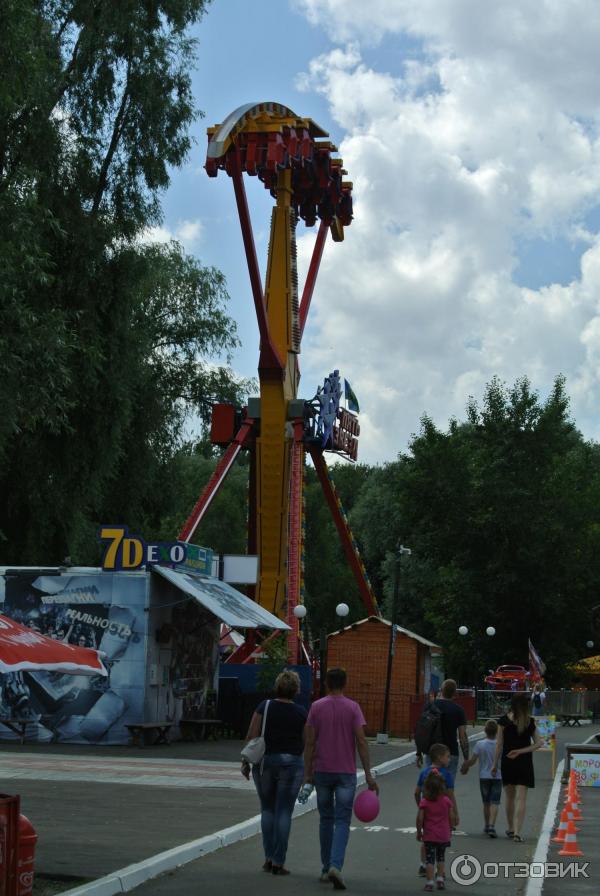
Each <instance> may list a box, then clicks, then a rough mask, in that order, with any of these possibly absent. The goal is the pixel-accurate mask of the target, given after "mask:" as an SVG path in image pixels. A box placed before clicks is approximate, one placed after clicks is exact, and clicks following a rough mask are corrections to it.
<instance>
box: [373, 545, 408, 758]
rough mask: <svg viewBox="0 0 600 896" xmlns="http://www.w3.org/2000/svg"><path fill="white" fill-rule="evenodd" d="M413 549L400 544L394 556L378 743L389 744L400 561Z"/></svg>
mask: <svg viewBox="0 0 600 896" xmlns="http://www.w3.org/2000/svg"><path fill="white" fill-rule="evenodd" d="M411 554H412V551H411V549H410V548H405V547H404V545H403V544H400V545H398V547H397V550H396V555H395V557H394V591H393V596H392V619H391V623H392V624H391V626H390V644H389V648H388V660H387V672H386V676H385V694H384V696H383V720H382V722H381V731H380V732H378V734H377V743H378V744H387V742H388V740H389V735H388V710H389V705H390V687H391V684H392V664H393V662H394V651H395V646H396V628H397V627H396V617H397V615H398V596H399V593H400V563H401V562H402V557H403V556H407V557H410V555H411Z"/></svg>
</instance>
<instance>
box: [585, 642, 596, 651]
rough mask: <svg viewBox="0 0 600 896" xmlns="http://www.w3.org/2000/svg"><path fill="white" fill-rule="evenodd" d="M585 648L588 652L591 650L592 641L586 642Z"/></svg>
mask: <svg viewBox="0 0 600 896" xmlns="http://www.w3.org/2000/svg"><path fill="white" fill-rule="evenodd" d="M585 646H586V647H587V648H588V650H591V649H592V647H593V646H594V642H593V641H586V644H585Z"/></svg>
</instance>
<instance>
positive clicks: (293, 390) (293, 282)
mask: <svg viewBox="0 0 600 896" xmlns="http://www.w3.org/2000/svg"><path fill="white" fill-rule="evenodd" d="M208 135H209V142H208V152H207V156H206V165H205V168H206V172H207V174H208V175H209V177H216V176H217V175H218V173H219V172H220V171H224V172H225V173H226V174H227V175H229V177H231V179H232V182H233V188H234V192H235V199H236V203H237V210H238V215H239V219H240V225H241V230H242V237H243V242H244V249H245V253H246V261H247V264H248V272H249V275H250V284H251V288H252V295H253V298H254V306H255V310H256V318H257V322H258V329H259V334H260V353H259V361H258V374H259V382H260V398H254V399H250V400H249V401H248V407H246V408H244V409H243V410H241V412H239V411H237V410H236V408H234V407H233V406H228V405H216V406H215V408H214V409H213V420H212V428H211V439H212V441H213V443H215V444H219V445H221V446H222V447H224V448H225V451H224V453H223V455H222V458H221V460H220V461H219V463H218V465H217V467H216V469H215V472H214V474H213V476H212V477H211V479H210V480H209V482H208V484H207V485H206V488H205V489H204V491H203V492H202V494H201V495H200V498H199V499H198V501H197V503H196V505H195V507H194V509H193V510H192V513H191V514H190V516H189V518H188V520H187V521H186V523H185V525H184V527H183V529H182V530H181V532H180V534H179V540H180V541H184V542H189V541H190V539H191V538H192V536H193V533H194V531H195V529H196V527H197V526H198V524H199V523H200V521H201V519H202V517H203V516H204V514H205V513H206V511H207V509H208V507H209V506H210V503H211V501H212V499H213V498H214V497H215V495H216V493H217V492H218V489H219V487H220V486H221V484H222V482H223V480H224V479H225V477H226V475H227V473H228V471H229V470H230V469H231V466H232V464H233V463H234V461H235V459H236V457H237V456H238V454H239V453H240V451H242V450H247V451H249V453H250V488H249V505H250V506H249V513H248V553H249V554H258V556H259V579H258V582H257V585H256V588H255V593H254V595H253V596H254V598H255V600H256V601H257V602H258V603H259V604H261V606H263V607H265V608H266V609H268V610H269V611H271V612H273V613H275V614H276V615H278V616H279V617H281V618H285V619H286V621H287V623H288V624H289V625H290V628H291V632H290V634H289V640H288V644H289V656H290V660H291V661H292V662H298V661H299V662H302V661H303V659H305V658H306V654H305V651H304V650H303V645H302V643H301V641H300V639H299V630H298V625H299V622H298V619H297V618H296V616H295V614H294V612H293V611H294V608H295V607H296V606H297V605H298V604H299V603H301V602H302V553H303V552H302V548H303V545H302V541H303V539H302V532H303V479H304V466H305V455H306V452H308V453H309V454H310V457H311V458H312V461H313V464H314V466H315V470H316V472H317V475H318V478H319V481H320V483H321V486H322V488H323V491H324V494H325V497H326V500H327V503H328V505H329V508H330V510H331V513H332V515H333V519H334V521H335V524H336V527H337V529H338V532H339V534H340V537H341V540H342V544H343V547H344V550H345V553H346V557H347V559H348V562H349V563H350V566H351V568H352V570H353V572H354V575H355V577H356V580H357V583H358V586H359V589H360V593H361V596H362V599H363V602H364V604H365V607H366V609H367V612H368V613H369V614H370V615H377V614H378V613H379V610H378V608H377V601H376V599H375V596H374V594H373V591H372V588H371V585H370V583H369V580H368V577H367V575H366V572H365V568H364V566H363V563H362V561H361V559H360V556H359V553H358V549H357V547H356V543H355V542H354V539H353V537H352V533H351V532H350V529H349V526H348V521H347V519H346V516H345V514H344V511H343V509H342V507H341V504H340V501H339V499H338V497H337V494H336V491H335V486H334V484H333V480H332V479H331V476H330V475H329V471H328V469H327V465H326V463H325V459H324V457H323V452H324V451H326V450H330V451H337V452H338V453H341V454H343V455H345V456H347V457H350V459H356V448H357V436H358V433H359V426H358V420H357V418H356V417H355V416H354V415H353V414H352V413H350V412H349V411H347V410H345V409H343V408H340V396H341V389H340V378H339V372H338V371H334V372H333V373H332V374H330V375H329V377H327V378H326V379H325V383H324V386H323V387H322V388H319V390H318V391H317V395H316V396H315V397H314V398H313V399H311V400H310V401H305V400H303V399H299V398H298V386H299V382H300V369H299V364H298V356H299V354H300V349H301V344H302V335H303V332H304V327H305V324H306V319H307V317H308V312H309V308H310V303H311V299H312V295H313V291H314V288H315V282H316V278H317V274H318V271H319V265H320V262H321V257H322V254H323V247H324V245H325V241H326V239H327V233H328V232H330V233H331V236H332V239H333V240H334V242H341V241H342V240H343V239H344V228H345V227H347V226H348V225H349V224H350V223H351V221H352V184H351V183H349V182H348V181H345V180H344V179H343V178H344V175H345V174H346V172H345V171H344V169H343V167H342V160H341V159H339V158H335V157H334V155H333V154H334V153H335V152H336V147H335V146H333V144H332V143H330V142H329V140H328V139H327V136H328V135H327V134H326V132H325V131H323V130H322V128H320V127H319V126H318V125H317V124H316V123H315V122H314V121H312V120H311V119H310V118H300V117H298V116H297V115H295V114H294V113H293V112H292V111H291V110H290V109H288V108H287V107H286V106H282V105H280V104H278V103H259V104H256V105H254V104H249V105H246V106H242V107H240V108H239V109H236V111H235V112H232V113H231V115H229V116H228V117H227V118H226V119H225V121H224V122H223V123H222V124H220V125H216V126H215V127H212V128H209V129H208ZM244 174H247V175H250V176H257V177H258V178H259V180H260V181H262V183H263V184H264V186H265V188H266V189H267V190H269V192H270V193H271V195H272V196H273V198H274V200H275V206H274V208H273V212H272V219H271V234H270V243H269V253H268V261H267V277H266V286H265V288H264V290H263V286H262V281H261V274H260V269H259V265H258V260H257V256H256V249H255V244H254V236H253V232H252V224H251V221H250V212H249V208H248V203H247V199H246V190H245V186H244V178H243V175H244ZM299 219H302V220H303V221H304V223H305V225H306V226H307V227H313V226H314V225H315V224H316V223H317V221H318V222H319V228H318V231H317V236H316V240H315V244H314V248H313V253H312V258H311V262H310V266H309V269H308V274H307V277H306V283H305V284H304V289H303V292H302V297H301V299H299V295H298V274H297V267H296V225H297V223H298V220H299ZM256 648H257V644H256V643H255V642H254V641H253V640H252V639H247V640H246V643H245V644H244V645H243V646H242V647H240V648H238V650H237V651H236V652H235V654H234V656H232V657H231V658H230V659H231V660H232V661H234V662H238V663H239V662H245V661H248V660H249V659H250V658H251V657H252V656H253V655H255V652H256Z"/></svg>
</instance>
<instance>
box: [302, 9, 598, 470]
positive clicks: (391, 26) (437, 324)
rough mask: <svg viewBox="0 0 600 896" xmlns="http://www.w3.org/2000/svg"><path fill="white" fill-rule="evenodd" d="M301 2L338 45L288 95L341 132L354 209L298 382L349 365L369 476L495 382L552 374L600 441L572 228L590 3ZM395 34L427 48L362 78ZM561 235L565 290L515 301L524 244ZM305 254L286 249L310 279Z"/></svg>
mask: <svg viewBox="0 0 600 896" xmlns="http://www.w3.org/2000/svg"><path fill="white" fill-rule="evenodd" d="M296 5H297V6H298V7H299V8H301V9H302V10H303V11H304V12H305V13H306V15H307V17H308V18H309V19H310V21H312V22H313V23H314V24H316V25H320V26H322V27H324V28H326V29H327V30H328V31H329V32H330V34H331V36H332V37H333V38H334V40H339V41H341V42H342V45H341V46H338V47H336V48H335V49H334V50H333V51H332V52H331V53H329V54H326V55H323V56H320V57H318V58H317V59H314V60H312V62H311V63H310V66H309V68H308V71H307V72H305V73H303V74H302V75H301V76H300V77H299V79H298V84H299V86H300V87H302V88H303V89H304V90H307V91H309V90H312V91H316V92H319V93H321V94H322V95H324V96H325V97H326V98H327V100H328V102H329V105H330V109H331V114H332V116H333V117H334V119H335V121H336V122H337V123H338V125H339V126H340V128H341V129H342V130H343V131H344V133H345V137H344V139H343V141H342V142H341V144H340V154H341V155H342V157H343V159H344V164H345V167H346V168H347V170H348V173H349V177H350V179H351V180H352V181H353V183H354V196H355V220H354V221H353V223H352V226H351V227H349V228H348V229H347V230H346V241H345V243H343V244H342V245H328V246H327V248H326V252H325V254H324V258H323V263H322V267H321V273H320V277H319V280H318V281H317V288H316V290H315V296H314V300H313V308H312V311H311V318H310V325H309V329H308V330H307V344H306V346H305V355H304V360H303V367H304V368H306V369H305V370H304V374H305V380H306V379H310V381H311V383H312V381H313V380H314V379H318V376H319V374H318V372H319V371H322V372H323V373H326V372H328V371H329V370H330V369H331V368H332V366H333V364H334V363H335V364H338V365H340V366H341V365H342V359H343V373H345V375H346V376H347V377H348V379H349V380H350V381H351V382H352V384H353V387H354V388H355V391H356V392H357V395H358V397H359V399H360V401H361V410H364V420H363V422H362V433H363V435H362V436H361V440H362V442H363V452H362V454H363V458H365V459H369V460H383V459H390V458H392V457H394V455H395V454H396V453H397V451H399V450H403V449H404V448H405V446H406V441H407V439H408V437H409V435H410V433H411V432H414V431H415V430H416V429H417V428H418V425H419V417H420V415H421V414H422V413H423V412H428V413H430V414H431V415H432V416H433V417H434V419H435V420H436V421H437V422H438V423H439V424H441V425H445V423H446V421H447V420H448V418H449V417H450V416H451V415H457V416H459V417H464V407H465V403H466V400H467V398H468V395H469V394H474V395H475V396H480V395H481V392H482V389H483V386H484V385H485V383H486V382H488V381H489V380H490V379H491V377H492V376H493V375H495V374H498V375H500V376H501V377H502V378H504V379H506V380H507V381H508V382H512V381H514V379H516V378H517V377H518V376H521V375H523V374H526V375H528V376H530V378H531V379H532V382H533V384H534V386H535V387H537V388H539V389H540V390H541V391H542V392H545V391H547V389H548V388H549V387H550V385H551V383H552V380H553V378H554V377H555V376H556V375H557V374H558V373H564V374H565V375H566V376H567V388H568V390H569V392H570V394H571V395H572V398H573V412H574V415H575V417H576V419H577V422H578V424H579V425H580V427H581V428H582V429H583V431H584V432H585V433H586V435H588V436H593V437H599V436H600V424H598V423H596V419H597V417H598V414H597V410H596V408H597V405H598V400H599V399H600V311H599V310H598V299H597V298H596V297H597V296H600V237H599V235H598V234H597V233H596V232H595V230H594V228H593V227H591V226H590V225H589V223H588V222H586V221H585V215H586V213H587V212H588V211H589V210H590V209H592V208H595V207H596V206H597V205H598V204H600V139H599V135H600V127H599V126H600V118H599V107H598V101H597V85H598V83H599V82H600V54H598V51H597V47H598V46H599V45H600V5H599V4H597V3H596V2H595V0H564V2H561V3H559V2H556V0H538V2H524V0H504V2H503V3H501V4H492V3H481V2H480V0H453V2H452V3H450V2H444V0H420V2H419V3H414V2H413V0H372V2H371V3H369V4H364V2H362V0H361V2H358V0H296ZM394 35H398V37H399V38H400V36H406V35H409V36H412V37H413V38H418V39H419V41H420V42H421V45H422V53H420V54H419V57H418V58H411V59H407V60H406V64H405V65H404V66H400V65H399V66H398V71H401V75H400V76H399V75H397V74H390V72H388V71H384V70H381V71H380V70H378V68H377V64H376V62H372V61H371V64H367V63H366V62H365V58H366V56H367V54H368V57H369V59H370V60H373V59H377V53H376V52H375V53H373V52H371V51H370V50H369V49H368V48H369V47H372V45H373V43H374V42H377V41H378V40H380V39H381V38H382V37H383V36H386V37H387V39H388V41H390V40H392V41H393V39H394ZM398 44H399V47H400V44H401V41H400V40H399V41H398ZM400 52H401V50H400V49H399V53H400ZM385 58H388V59H389V46H388V47H387V53H386V57H385ZM299 232H301V231H299ZM574 238H577V239H578V240H580V241H581V242H580V246H581V248H580V250H579V251H580V253H582V254H581V272H580V275H579V276H578V277H576V278H575V279H574V280H573V282H571V283H569V284H568V285H566V286H564V285H563V286H561V285H558V284H556V283H552V281H551V278H549V279H548V281H547V285H545V286H544V287H543V288H540V289H539V290H530V289H525V288H522V287H520V286H519V285H517V283H516V282H515V270H516V268H517V266H518V250H519V248H520V246H521V245H522V243H523V242H524V241H525V240H531V239H559V240H565V241H572V240H573V239H574ZM311 242H312V237H308V236H306V237H302V238H301V240H300V246H299V249H300V260H301V263H302V265H303V266H304V268H306V265H307V261H308V257H309V253H310V244H311ZM336 358H337V359H339V360H336ZM382 384H384V386H385V388H383V387H382Z"/></svg>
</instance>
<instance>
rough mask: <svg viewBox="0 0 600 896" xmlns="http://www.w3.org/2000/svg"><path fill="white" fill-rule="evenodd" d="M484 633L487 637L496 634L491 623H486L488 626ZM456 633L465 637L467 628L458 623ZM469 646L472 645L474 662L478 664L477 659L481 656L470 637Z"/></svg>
mask: <svg viewBox="0 0 600 896" xmlns="http://www.w3.org/2000/svg"><path fill="white" fill-rule="evenodd" d="M485 633H486V635H487V636H488V638H493V637H494V635H495V634H496V629H495V628H494V626H493V625H488V627H487V628H486V630H485ZM458 634H459V635H461V636H462V637H463V638H464V637H466V636H467V635H468V634H469V629H468V628H467V626H466V625H459V627H458ZM471 646H472V648H473V651H474V659H475V662H476V663H477V664H479V660H480V658H481V655H480V652H479V650H478V648H477V647H476V643H475V639H471Z"/></svg>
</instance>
